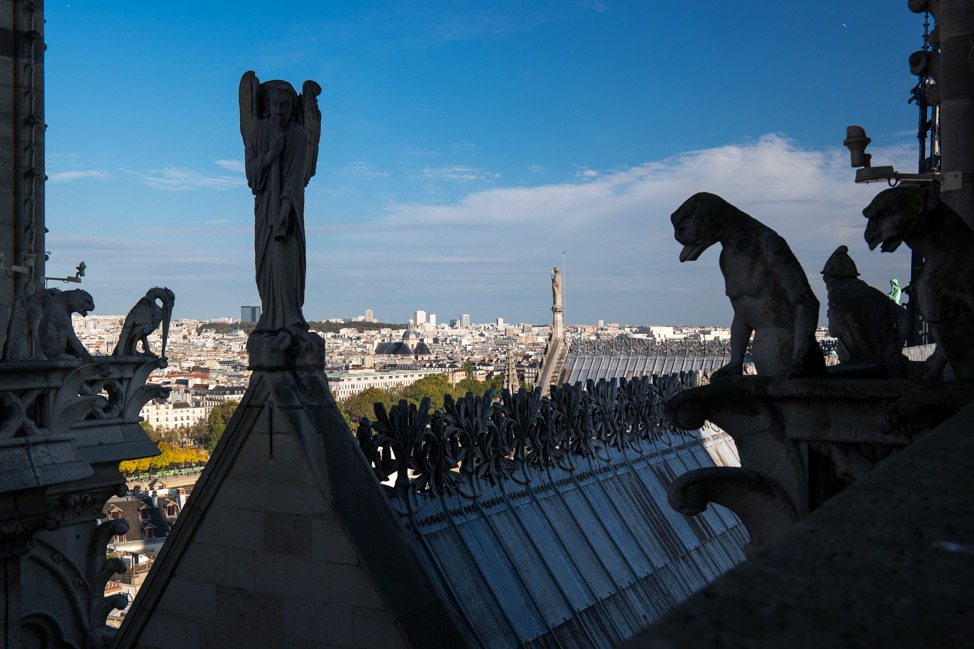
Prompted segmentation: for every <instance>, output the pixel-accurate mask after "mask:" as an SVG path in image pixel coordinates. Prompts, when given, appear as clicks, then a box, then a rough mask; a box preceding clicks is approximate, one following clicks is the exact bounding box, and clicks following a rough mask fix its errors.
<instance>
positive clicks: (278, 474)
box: [232, 431, 316, 486]
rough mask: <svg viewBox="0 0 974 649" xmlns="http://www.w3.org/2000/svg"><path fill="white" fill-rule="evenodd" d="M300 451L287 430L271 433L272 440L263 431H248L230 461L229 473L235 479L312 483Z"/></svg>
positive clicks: (300, 483) (299, 483) (311, 477)
mask: <svg viewBox="0 0 974 649" xmlns="http://www.w3.org/2000/svg"><path fill="white" fill-rule="evenodd" d="M272 443H273V446H274V453H273V457H271V444H272ZM303 453H304V451H303V450H302V449H301V447H300V444H299V443H298V442H297V440H296V439H295V437H294V436H293V435H291V434H290V433H275V434H274V436H273V440H272V439H271V436H270V435H268V434H267V433H258V432H256V431H252V432H251V433H250V436H249V437H248V439H247V446H246V447H245V448H244V450H243V452H241V453H240V455H239V456H238V457H237V459H236V461H235V462H234V465H233V469H232V475H233V477H234V478H235V479H238V480H252V481H255V482H277V483H281V484H297V485H304V486H312V485H314V484H316V482H315V480H314V478H313V476H312V475H311V472H310V471H309V470H308V467H307V463H306V462H305V461H304V458H303Z"/></svg>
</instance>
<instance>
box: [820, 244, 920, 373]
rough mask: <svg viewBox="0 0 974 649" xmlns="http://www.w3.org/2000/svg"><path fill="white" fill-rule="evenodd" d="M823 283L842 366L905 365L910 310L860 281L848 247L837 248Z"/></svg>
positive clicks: (832, 333) (823, 275)
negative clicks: (905, 346) (826, 292)
mask: <svg viewBox="0 0 974 649" xmlns="http://www.w3.org/2000/svg"><path fill="white" fill-rule="evenodd" d="M822 279H823V280H824V282H825V287H826V289H827V290H828V294H829V308H828V320H829V333H830V334H831V335H832V336H834V337H835V338H836V339H838V341H839V345H838V355H839V362H840V363H844V364H885V363H894V364H895V363H900V364H901V365H902V361H903V360H904V357H903V353H902V351H903V345H904V344H905V343H906V337H907V332H908V330H909V327H910V316H909V314H908V313H907V311H906V308H904V307H902V306H900V305H899V304H897V303H896V302H894V301H893V300H892V299H890V297H889V296H888V295H886V294H885V293H883V292H882V291H880V290H879V289H876V288H873V287H872V286H870V285H869V284H867V283H866V282H864V281H862V280H861V279H859V269H858V268H856V262H855V261H853V260H852V257H850V256H849V248H848V247H846V246H839V247H838V248H836V250H835V252H833V253H832V256H831V257H829V259H828V261H826V262H825V267H824V268H823V269H822ZM903 367H904V369H905V366H903Z"/></svg>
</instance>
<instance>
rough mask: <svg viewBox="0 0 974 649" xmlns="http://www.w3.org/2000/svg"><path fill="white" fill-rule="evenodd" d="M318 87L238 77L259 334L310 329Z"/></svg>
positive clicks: (251, 73) (319, 87)
mask: <svg viewBox="0 0 974 649" xmlns="http://www.w3.org/2000/svg"><path fill="white" fill-rule="evenodd" d="M319 93H321V86H319V85H318V84H317V83H315V82H314V81H305V82H304V85H303V86H302V88H301V94H300V95H299V94H297V93H296V92H295V90H294V87H293V86H292V85H291V84H290V83H288V82H287V81H278V80H275V81H265V82H264V83H261V82H260V80H259V79H258V78H257V76H256V75H255V74H254V73H253V72H252V71H248V72H245V73H244V75H243V77H242V78H241V79H240V96H239V99H240V134H241V135H242V136H243V141H244V148H245V155H246V167H247V184H248V185H250V189H251V190H252V191H253V192H254V237H255V249H256V266H257V292H258V294H259V295H260V302H261V307H262V308H261V316H260V320H258V322H257V326H256V328H255V329H254V331H259V332H278V331H281V330H284V329H294V328H297V329H300V330H303V331H307V330H308V323H307V321H306V320H305V319H304V315H303V314H302V312H301V308H302V307H303V306H304V285H305V273H306V268H307V262H306V259H305V247H306V243H305V234H304V188H305V187H306V186H307V185H308V181H309V180H311V177H312V176H314V175H315V167H316V165H317V161H318V140H319V138H320V135H321V111H320V110H319V109H318V95H319Z"/></svg>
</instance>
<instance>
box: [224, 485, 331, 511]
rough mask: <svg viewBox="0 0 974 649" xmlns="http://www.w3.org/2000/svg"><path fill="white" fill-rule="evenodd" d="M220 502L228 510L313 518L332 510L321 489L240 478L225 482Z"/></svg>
mask: <svg viewBox="0 0 974 649" xmlns="http://www.w3.org/2000/svg"><path fill="white" fill-rule="evenodd" d="M219 499H220V503H221V504H222V505H225V506H227V507H233V508H237V509H249V510H252V511H261V512H265V511H266V512H274V511H277V512H285V513H290V514H305V515H312V514H319V513H322V512H324V511H327V510H328V509H329V507H328V506H327V504H326V503H325V500H324V498H323V497H322V495H321V490H320V489H319V488H318V487H317V486H313V487H305V486H294V485H284V484H276V483H259V482H251V481H247V480H238V479H236V478H228V479H227V480H225V481H224V482H223V485H222V487H221V491H220V496H219Z"/></svg>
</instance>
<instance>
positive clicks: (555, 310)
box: [538, 266, 568, 395]
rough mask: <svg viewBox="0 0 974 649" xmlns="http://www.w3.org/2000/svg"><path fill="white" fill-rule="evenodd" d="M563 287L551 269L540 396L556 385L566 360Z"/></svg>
mask: <svg viewBox="0 0 974 649" xmlns="http://www.w3.org/2000/svg"><path fill="white" fill-rule="evenodd" d="M564 300H565V286H564V278H563V277H562V274H561V272H560V271H559V270H558V267H557V266H555V267H554V268H552V269H551V302H552V304H551V338H549V339H548V347H547V348H546V349H545V354H544V359H543V360H542V361H541V378H540V379H539V380H538V385H539V386H540V387H541V394H543V395H547V394H548V392H549V389H550V387H551V385H557V383H558V378H559V377H560V376H561V370H562V368H563V367H564V366H565V359H566V358H568V345H567V344H566V343H565V320H564V317H565V302H564Z"/></svg>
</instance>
